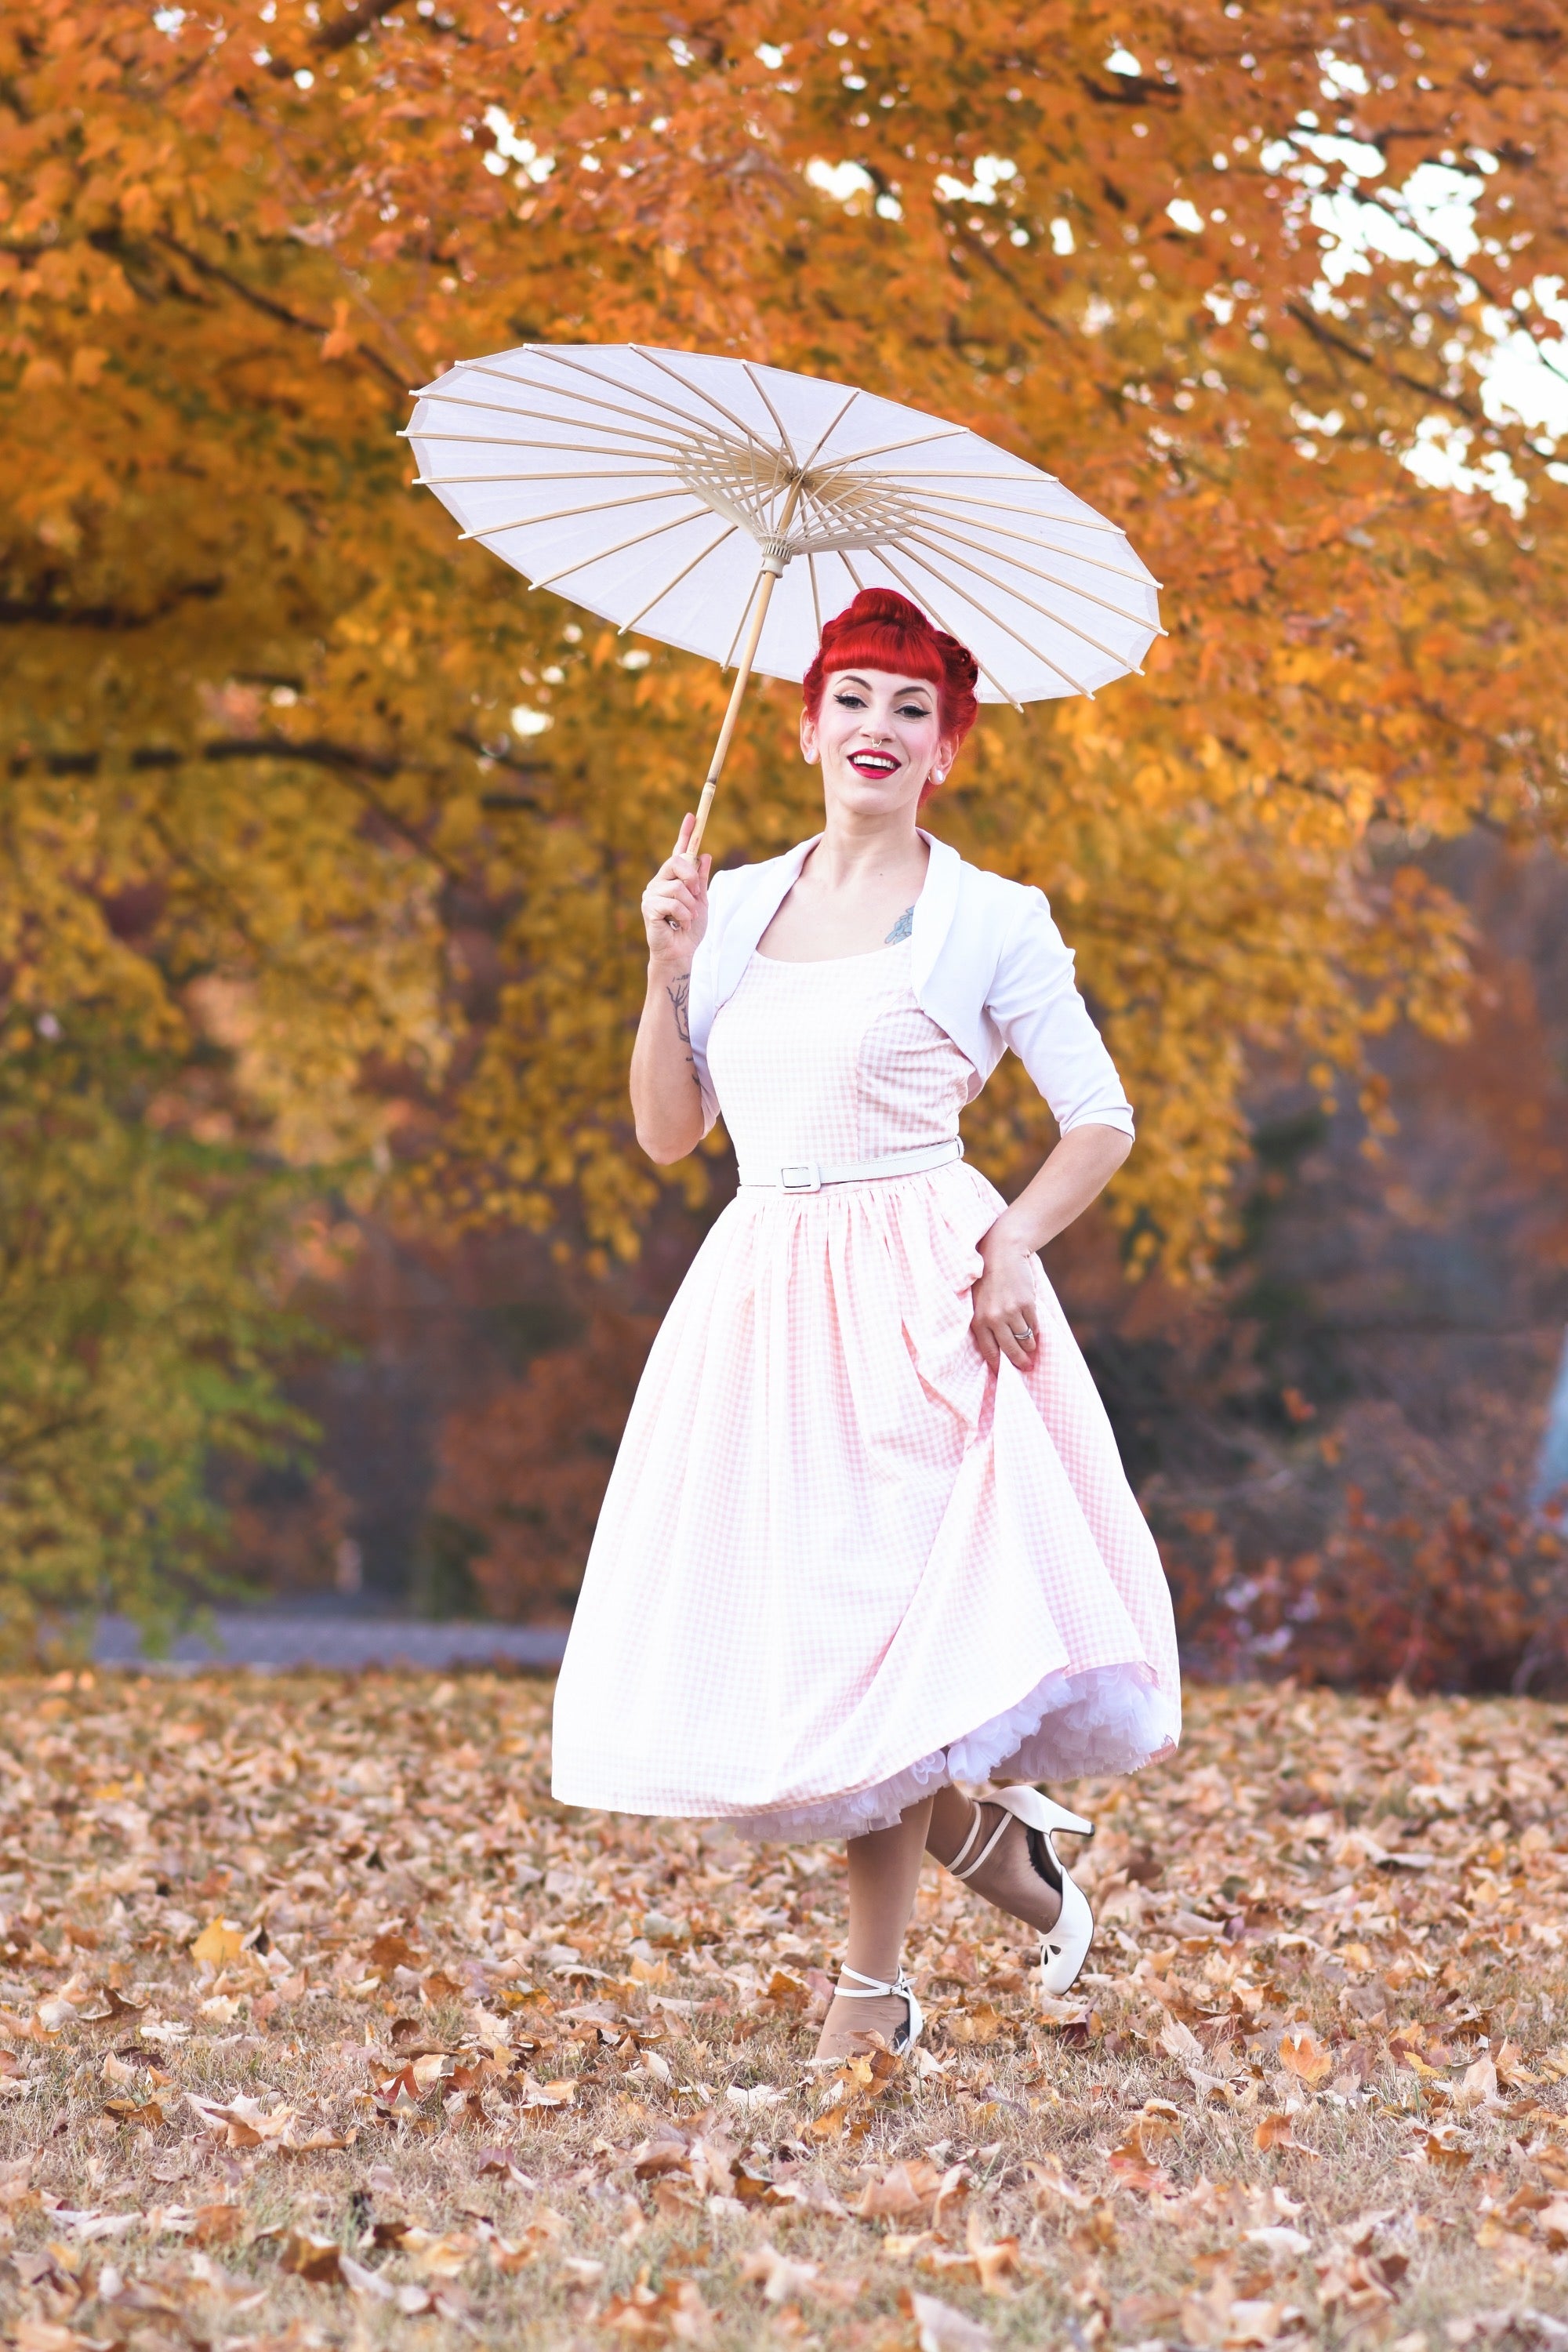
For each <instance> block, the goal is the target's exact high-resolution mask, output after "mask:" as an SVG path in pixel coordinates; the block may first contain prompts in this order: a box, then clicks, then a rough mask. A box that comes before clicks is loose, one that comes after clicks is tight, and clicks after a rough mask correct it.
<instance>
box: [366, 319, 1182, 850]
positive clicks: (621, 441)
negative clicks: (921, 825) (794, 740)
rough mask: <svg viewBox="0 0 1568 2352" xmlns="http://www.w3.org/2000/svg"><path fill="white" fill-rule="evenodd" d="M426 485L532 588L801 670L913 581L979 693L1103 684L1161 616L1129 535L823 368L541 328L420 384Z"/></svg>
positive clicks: (740, 669)
mask: <svg viewBox="0 0 1568 2352" xmlns="http://www.w3.org/2000/svg"><path fill="white" fill-rule="evenodd" d="M415 396H416V400H417V403H418V405H417V406H416V409H415V412H414V418H413V422H412V424H411V425H408V426H407V428H406V436H407V438H408V439H409V440H410V441H411V442H412V443H413V446H414V451H415V455H416V458H417V459H418V464H419V474H418V480H419V482H420V483H421V484H422V485H423V486H424V487H425V488H429V489H432V490H434V491H435V493H436V495H437V498H438V499H440V500H441V501H442V503H443V505H445V506H446V507H447V509H448V510H449V511H450V513H451V514H452V515H454V516H455V517H456V519H457V520H458V522H459V523H460V524H461V526H462V530H463V535H464V537H465V538H468V539H475V540H479V541H482V543H483V544H484V545H485V546H487V547H489V548H491V549H493V550H494V551H495V552H496V554H498V555H499V556H500V558H501V559H502V561H503V562H507V563H510V564H511V565H512V566H513V568H514V569H515V570H517V571H518V572H521V573H522V574H523V575H524V576H525V578H527V580H528V581H529V582H530V583H531V586H533V587H534V588H556V589H559V590H560V592H561V593H562V594H563V595H565V596H569V597H570V598H571V599H572V601H573V602H574V604H581V605H583V606H584V607H585V608H586V609H587V610H588V611H589V612H592V613H596V614H600V615H601V616H602V617H603V618H604V619H605V620H607V621H611V622H614V623H615V625H616V627H617V628H619V629H622V630H626V629H631V628H636V629H637V630H639V631H641V632H642V633H643V634H644V635H648V636H652V637H656V638H658V639H660V640H661V641H662V642H663V643H664V644H666V645H670V646H680V647H682V648H683V649H684V650H685V651H686V652H688V653H693V654H699V655H704V656H708V657H709V658H710V659H711V660H714V661H718V662H720V663H721V664H722V665H723V666H724V667H729V665H730V664H731V662H733V663H736V664H737V677H736V680H735V689H734V692H733V694H732V695H731V706H730V709H729V712H728V714H727V716H726V721H725V726H724V730H723V731H722V733H721V738H720V743H719V748H718V750H717V751H716V753H715V757H714V761H713V764H712V766H711V768H710V774H709V787H708V788H707V789H705V794H704V802H703V804H702V806H701V807H700V812H699V820H700V821H699V831H700V823H701V821H702V820H704V819H705V818H706V815H707V807H708V804H709V803H710V801H711V797H712V794H711V789H710V787H711V785H712V783H713V782H715V781H716V779H717V775H718V772H719V769H720V767H721V765H722V762H723V756H724V752H725V751H726V750H727V749H728V745H729V739H730V735H731V732H732V731H733V726H734V720H735V717H736V714H737V712H738V709H739V703H740V697H741V693H742V689H743V688H744V685H745V680H746V677H747V675H748V673H749V671H750V670H752V669H753V668H755V669H757V670H760V671H761V672H762V673H763V675H764V676H765V677H780V678H796V679H798V678H800V677H804V675H805V671H806V669H807V667H809V665H810V663H811V661H812V659H813V656H815V654H816V647H817V641H818V639H819V637H820V635H821V632H822V624H823V622H824V621H825V620H826V619H829V618H831V616H832V615H833V614H836V613H837V612H838V611H840V610H841V609H842V607H843V606H844V605H846V604H847V603H848V602H849V601H850V599H851V598H852V597H853V596H854V594H855V593H856V591H857V590H858V589H861V588H874V587H886V588H896V589H899V590H900V591H901V592H902V593H904V594H905V595H907V596H910V597H912V598H913V599H914V601H915V603H916V604H920V605H921V606H922V607H923V609H924V610H925V611H926V612H927V613H928V614H930V616H931V619H932V621H934V622H935V623H936V625H937V626H938V627H939V628H943V629H947V630H949V631H951V633H952V635H954V636H955V637H958V638H959V639H961V640H962V642H963V644H964V645H966V646H968V647H969V648H970V651H971V652H972V653H973V656H974V658H975V660H976V662H977V663H978V665H979V667H980V683H979V688H978V692H979V696H980V699H981V700H982V701H984V702H1009V703H1012V704H1013V705H1014V707H1015V708H1017V707H1019V706H1020V705H1022V704H1023V703H1025V702H1033V701H1039V700H1041V699H1044V698H1050V697H1053V696H1058V695H1067V694H1090V695H1091V694H1093V693H1094V692H1095V690H1096V689H1097V688H1100V687H1102V686H1105V685H1108V684H1109V683H1110V681H1111V680H1112V679H1113V678H1117V677H1122V676H1123V675H1124V674H1125V673H1126V672H1127V671H1129V670H1136V669H1138V668H1139V667H1140V666H1141V664H1142V658H1143V656H1144V654H1145V653H1146V652H1147V650H1148V647H1149V645H1150V643H1151V641H1152V639H1153V638H1154V637H1155V636H1156V635H1161V634H1163V633H1162V631H1161V629H1160V617H1159V606H1158V602H1157V590H1158V587H1159V583H1158V582H1157V581H1156V580H1155V579H1154V578H1153V576H1152V573H1151V572H1149V570H1148V568H1147V566H1146V565H1145V564H1143V563H1142V562H1141V561H1140V559H1139V558H1138V556H1137V555H1135V554H1134V553H1133V551H1132V549H1131V547H1130V546H1129V544H1128V541H1127V537H1126V534H1125V532H1124V531H1123V530H1121V526H1120V525H1119V524H1117V523H1113V522H1108V521H1107V520H1105V519H1104V517H1103V516H1100V515H1098V514H1096V512H1095V511H1094V509H1093V508H1092V507H1089V506H1087V505H1085V503H1084V501H1083V500H1082V499H1079V498H1075V497H1074V496H1073V493H1072V492H1071V491H1070V490H1068V489H1066V488H1063V486H1062V484H1061V483H1060V482H1059V481H1058V479H1057V478H1056V477H1055V475H1053V474H1047V473H1044V472H1042V471H1041V469H1040V468H1039V467H1037V466H1031V465H1030V464H1028V463H1027V462H1026V460H1025V459H1024V458H1021V457H1014V456H1013V455H1012V454H1011V452H1010V451H1008V450H1005V449H1001V448H998V447H997V446H995V445H994V443H991V442H988V441H984V440H982V439H981V438H980V436H978V435H977V434H974V433H972V432H970V431H969V430H968V429H967V427H965V426H963V425H951V424H945V423H943V422H942V419H941V418H940V417H934V416H928V415H923V414H922V413H921V411H920V410H919V409H915V408H905V407H902V406H900V404H897V403H896V402H893V401H889V400H883V399H881V398H880V397H879V395H878V394H874V393H868V392H861V391H857V390H855V389H854V388H853V387H851V386H849V385H847V384H841V383H830V382H828V381H826V380H825V379H823V378H821V377H816V376H805V375H794V374H790V373H785V372H784V370H782V369H780V368H772V367H763V366H760V365H758V364H757V363H756V362H753V361H751V360H742V359H727V358H720V357H716V356H713V355H711V354H709V353H705V352H669V351H657V350H654V349H652V348H650V347H648V346H647V345H642V344H636V343H613V344H552V343H524V344H522V345H521V346H520V347H519V348H518V349H517V350H515V351H510V352H496V353H494V354H493V355H492V356H491V357H489V358H487V359H478V360H460V361H458V362H457V364H456V365H455V366H453V367H451V368H449V369H448V370H447V372H446V373H445V374H443V375H441V376H439V377H437V379H436V381H435V382H434V383H430V384H427V385H426V386H425V387H424V388H423V390H422V391H420V392H419V393H417V394H416V395H415Z"/></svg>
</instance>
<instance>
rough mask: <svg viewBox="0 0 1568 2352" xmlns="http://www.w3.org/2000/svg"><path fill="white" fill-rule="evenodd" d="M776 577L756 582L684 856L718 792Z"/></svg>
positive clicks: (696, 844)
mask: <svg viewBox="0 0 1568 2352" xmlns="http://www.w3.org/2000/svg"><path fill="white" fill-rule="evenodd" d="M777 578H778V573H777V572H773V571H772V570H764V571H763V573H762V575H761V577H760V578H759V580H758V582H757V591H756V608H755V610H754V611H753V613H752V625H751V627H750V628H749V629H748V630H747V631H746V642H745V644H744V645H743V646H742V648H741V658H740V660H739V662H738V663H737V664H736V666H735V683H734V685H733V686H732V687H731V689H730V706H729V709H727V710H726V711H725V713H724V724H723V725H722V727H721V728H720V730H719V740H718V741H717V743H715V745H714V746H713V757H712V758H711V760H710V761H709V762H708V774H707V778H706V780H705V781H704V783H703V786H702V791H701V794H700V798H699V800H698V803H697V822H696V824H694V825H693V826H692V828H691V838H690V840H689V842H688V843H687V845H686V855H687V856H688V857H695V856H697V854H698V852H699V851H700V848H701V846H702V828H703V826H704V825H705V824H707V822H708V813H709V811H710V809H711V807H712V805H713V794H714V793H715V791H716V790H717V789H718V783H719V778H720V776H721V774H722V772H723V768H724V760H725V756H726V754H727V753H728V751H729V749H730V740H731V736H732V735H733V734H734V732H735V721H736V720H737V719H739V717H740V715H741V698H742V695H743V694H744V693H745V691H746V681H747V679H748V678H749V677H751V675H752V663H753V662H754V661H755V659H756V657H757V647H758V646H759V645H760V644H761V642H762V635H763V622H764V621H765V620H766V619H767V617H768V605H769V604H770V602H771V601H772V598H773V583H774V581H775V580H776V579H777Z"/></svg>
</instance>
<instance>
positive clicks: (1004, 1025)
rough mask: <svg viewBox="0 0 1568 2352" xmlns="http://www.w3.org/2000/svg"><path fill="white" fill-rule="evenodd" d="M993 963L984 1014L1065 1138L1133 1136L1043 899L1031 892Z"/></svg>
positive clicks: (1068, 954)
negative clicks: (1105, 1133)
mask: <svg viewBox="0 0 1568 2352" xmlns="http://www.w3.org/2000/svg"><path fill="white" fill-rule="evenodd" d="M1023 898H1024V905H1023V908H1021V910H1020V912H1019V915H1018V919H1017V920H1016V922H1015V923H1014V925H1013V929H1012V931H1011V932H1010V934H1009V936H1008V938H1007V940H1006V943H1005V946H1004V948H1003V950H1002V952H1001V954H1000V955H999V956H998V958H997V960H996V972H995V977H994V980H993V982H992V983H991V986H990V989H989V990H988V992H987V993H986V999H985V1010H986V1012H987V1013H988V1014H989V1015H990V1017H991V1019H992V1020H993V1021H994V1023H995V1024H996V1027H997V1029H998V1030H999V1031H1000V1033H1001V1035H1002V1038H1003V1040H1004V1042H1005V1044H1006V1045H1009V1046H1011V1048H1012V1050H1013V1052H1014V1053H1015V1054H1016V1055H1017V1056H1018V1059H1019V1060H1020V1061H1021V1062H1022V1063H1023V1065H1024V1067H1025V1068H1026V1070H1027V1071H1028V1073H1029V1076H1030V1077H1031V1078H1032V1079H1033V1080H1034V1082H1035V1084H1036V1086H1037V1087H1038V1088H1039V1090H1040V1092H1041V1094H1042V1095H1044V1097H1045V1098H1046V1100H1047V1102H1048V1103H1049V1105H1050V1107H1051V1109H1052V1111H1053V1113H1054V1114H1055V1117H1056V1122H1057V1125H1058V1127H1059V1128H1060V1129H1061V1131H1062V1133H1063V1134H1064V1135H1068V1134H1070V1132H1071V1130H1072V1129H1074V1128H1075V1127H1115V1128H1120V1129H1121V1133H1122V1134H1123V1135H1131V1133H1132V1106H1131V1103H1130V1102H1129V1101H1128V1099H1127V1097H1126V1095H1125V1094H1124V1093H1123V1091H1122V1087H1121V1079H1120V1078H1119V1077H1118V1076H1117V1075H1116V1065H1115V1063H1114V1062H1113V1061H1112V1060H1111V1058H1110V1055H1109V1054H1108V1053H1107V1051H1106V1049H1105V1045H1104V1042H1103V1040H1102V1039H1101V1037H1100V1032H1099V1030H1098V1029H1097V1028H1096V1027H1095V1025H1094V1023H1093V1022H1092V1021H1091V1020H1090V1019H1089V1007H1088V1006H1087V1005H1086V1004H1085V1003H1084V1001H1083V999H1082V997H1081V996H1080V995H1079V992H1078V984H1077V982H1076V981H1075V980H1074V978H1073V956H1072V950H1071V949H1070V948H1069V947H1068V944H1067V942H1066V940H1064V939H1063V938H1062V935H1061V933H1060V932H1059V931H1058V929H1057V927H1056V924H1055V923H1054V922H1053V921H1052V919H1051V910H1050V907H1049V904H1048V903H1047V899H1046V897H1045V894H1044V892H1043V891H1040V890H1036V889H1027V890H1026V891H1025V892H1024V893H1023Z"/></svg>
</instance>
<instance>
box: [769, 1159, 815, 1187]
mask: <svg viewBox="0 0 1568 2352" xmlns="http://www.w3.org/2000/svg"><path fill="white" fill-rule="evenodd" d="M779 1190H780V1192H821V1190H822V1171H821V1169H820V1168H819V1167H818V1166H817V1164H816V1160H791V1161H790V1162H789V1163H788V1165H787V1166H785V1167H783V1168H781V1169H780V1170H779Z"/></svg>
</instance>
